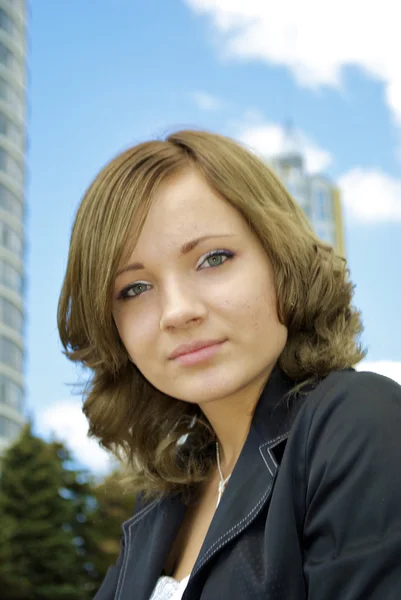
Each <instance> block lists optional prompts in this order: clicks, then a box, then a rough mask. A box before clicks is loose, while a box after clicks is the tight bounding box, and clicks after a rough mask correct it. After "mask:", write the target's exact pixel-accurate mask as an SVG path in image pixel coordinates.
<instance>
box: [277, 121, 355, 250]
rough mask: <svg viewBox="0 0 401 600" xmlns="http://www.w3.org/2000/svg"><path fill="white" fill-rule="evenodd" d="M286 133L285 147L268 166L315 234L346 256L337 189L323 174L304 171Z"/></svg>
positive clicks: (299, 156) (338, 191)
mask: <svg viewBox="0 0 401 600" xmlns="http://www.w3.org/2000/svg"><path fill="white" fill-rule="evenodd" d="M291 136H292V134H291V132H288V140H287V144H286V146H287V147H286V148H285V150H284V152H283V153H282V154H280V155H279V156H276V157H274V158H273V159H272V160H271V161H270V165H271V167H272V168H273V170H274V171H275V173H276V174H277V175H278V176H279V178H280V179H281V181H282V182H283V183H284V185H285V187H286V188H287V189H288V191H289V192H290V194H291V195H292V197H293V198H294V199H295V200H296V201H297V202H298V204H299V205H300V206H301V207H302V208H303V210H304V212H305V214H306V216H307V217H308V219H309V222H310V223H311V225H312V227H313V229H314V231H315V232H316V234H317V236H318V237H319V238H320V239H322V240H323V241H325V242H327V243H329V244H330V245H331V246H333V247H334V248H335V249H336V250H337V252H338V253H339V254H341V256H345V248H344V231H343V221H342V211H341V197H340V190H339V189H338V188H337V187H336V186H335V185H334V184H333V183H332V182H331V181H330V180H329V179H328V178H327V177H325V176H324V175H310V174H308V173H307V172H306V170H305V164H304V159H303V156H302V153H301V152H300V151H299V150H298V149H297V144H296V141H295V140H294V139H291Z"/></svg>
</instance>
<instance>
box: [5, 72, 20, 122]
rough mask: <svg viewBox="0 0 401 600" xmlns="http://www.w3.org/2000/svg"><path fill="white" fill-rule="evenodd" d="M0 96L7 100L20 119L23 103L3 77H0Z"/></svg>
mask: <svg viewBox="0 0 401 600" xmlns="http://www.w3.org/2000/svg"><path fill="white" fill-rule="evenodd" d="M0 98H1V99H2V100H4V101H5V102H7V103H8V104H9V105H10V106H11V107H12V109H13V110H14V111H15V112H16V113H17V115H18V116H19V117H20V118H21V119H23V118H24V105H23V102H22V100H21V98H20V97H19V96H18V94H17V93H16V92H15V91H14V89H13V87H12V86H11V85H10V84H9V83H8V82H7V81H6V80H5V79H3V77H0Z"/></svg>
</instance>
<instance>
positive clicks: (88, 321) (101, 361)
mask: <svg viewBox="0 0 401 600" xmlns="http://www.w3.org/2000/svg"><path fill="white" fill-rule="evenodd" d="M352 291H353V286H352V285H351V283H350V282H349V281H348V277H347V270H346V266H345V261H344V260H343V259H341V258H340V257H338V256H337V255H336V254H335V253H334V251H333V250H332V249H331V248H330V247H328V246H327V245H326V244H324V243H322V242H321V241H319V240H318V239H317V238H316V236H315V235H314V233H313V232H312V230H311V228H310V226H309V225H308V223H307V221H306V219H305V217H304V215H303V212H302V211H301V209H300V208H298V206H297V205H296V204H295V202H294V201H293V199H292V198H291V197H290V196H289V194H288V193H287V192H286V190H285V189H284V188H283V186H282V185H281V184H280V182H279V181H278V180H277V179H276V177H275V176H274V175H273V174H272V172H271V171H270V170H269V169H268V167H267V166H266V165H265V164H263V163H262V162H261V161H260V160H258V159H257V158H256V157H255V156H254V155H253V154H251V153H248V152H247V151H246V150H245V149H243V148H242V147H241V146H239V145H237V144H236V143H235V142H233V141H232V140H230V139H227V138H224V137H221V136H218V135H213V134H210V133H205V132H199V131H181V132H178V133H175V134H173V135H170V136H169V137H168V138H167V139H166V140H165V141H151V142H147V143H143V144H139V145H138V146H136V147H134V148H131V149H130V150H128V151H126V152H124V153H123V154H121V155H120V156H118V157H117V158H115V159H114V160H112V161H111V162H110V163H109V164H108V165H107V166H106V167H105V168H104V169H103V170H102V171H101V172H100V173H99V175H98V176H97V177H96V179H95V180H94V182H93V183H92V185H91V186H90V188H89V189H88V191H87V193H86V194H85V197H84V199H83V201H82V204H81V206H80V208H79V210H78V214H77V217H76V221H75V225H74V228H73V232H72V237H71V247H70V254H69V259H68V266H67V273H66V276H65V281H64V285H63V289H62V293H61V297H60V304H59V331H60V336H61V340H62V342H63V345H64V347H65V349H66V352H67V355H68V357H69V358H70V359H71V360H73V361H78V362H80V363H82V364H83V365H84V366H86V367H88V368H89V369H91V371H92V374H93V377H92V379H91V381H90V384H89V386H88V391H87V396H86V400H85V404H84V412H85V414H86V416H87V418H88V420H89V423H90V434H91V435H92V436H95V437H97V438H98V439H99V440H100V442H101V444H102V445H103V446H104V447H105V448H108V449H110V450H112V451H113V452H115V453H116V454H118V455H120V456H121V455H123V456H124V457H125V459H126V461H127V462H128V465H129V466H130V469H131V472H132V480H133V484H134V486H135V489H136V490H138V491H139V493H138V500H137V503H136V507H135V509H134V516H133V517H132V518H131V519H130V520H129V521H127V522H126V523H124V525H123V537H122V549H121V554H120V557H119V559H118V561H117V564H116V565H115V566H113V567H111V568H110V569H109V571H108V574H107V576H106V579H105V581H104V582H103V584H102V586H101V588H100V590H99V591H98V593H97V595H96V600H112V599H114V600H132V599H135V600H149V599H150V598H152V600H155V599H162V598H163V599H167V598H169V599H172V598H174V599H179V598H185V599H186V600H195V599H201V600H216V598H224V600H225V599H230V600H239V599H241V600H246V599H252V600H259V599H260V600H262V599H264V600H266V599H267V598H271V599H273V598H274V599H275V600H290V599H291V600H301V599H302V600H304V599H308V600H362V599H363V600H368V599H373V598H374V599H377V600H385V599H386V600H392V599H394V600H396V599H397V600H399V599H400V598H401V468H400V465H399V458H400V456H401V436H400V431H401V389H400V387H399V386H398V385H397V384H396V383H394V382H393V381H391V380H389V379H386V378H384V377H380V376H378V375H374V374H371V373H357V372H355V371H354V370H353V368H352V367H353V365H355V364H356V363H357V362H358V361H360V360H361V358H362V357H363V352H362V350H361V348H360V346H359V344H358V335H359V334H360V332H361V329H362V327H361V323H360V318H359V314H358V312H357V311H356V310H355V309H354V308H353V307H352V306H351V299H352Z"/></svg>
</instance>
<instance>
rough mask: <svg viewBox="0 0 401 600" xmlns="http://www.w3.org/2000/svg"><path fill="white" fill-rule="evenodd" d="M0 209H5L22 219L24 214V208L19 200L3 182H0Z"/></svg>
mask: <svg viewBox="0 0 401 600" xmlns="http://www.w3.org/2000/svg"><path fill="white" fill-rule="evenodd" d="M0 209H3V210H5V211H7V212H8V213H10V214H11V215H14V216H15V217H18V218H19V219H22V218H23V216H24V209H23V207H22V204H21V202H20V201H19V200H18V198H17V197H16V196H15V195H14V194H13V193H12V192H10V190H9V189H8V188H6V186H5V185H4V184H3V183H0Z"/></svg>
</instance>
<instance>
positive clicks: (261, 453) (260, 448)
mask: <svg viewBox="0 0 401 600" xmlns="http://www.w3.org/2000/svg"><path fill="white" fill-rule="evenodd" d="M268 443H269V442H267V443H266V444H262V445H261V446H259V452H260V455H261V457H262V458H263V462H264V463H265V465H266V467H267V468H268V469H269V473H270V475H271V476H272V477H273V471H272V470H271V468H270V466H269V465H268V462H267V460H266V458H265V457H264V455H263V452H262V448H263V447H264V446H267V445H268ZM268 452H269V456H270V458H271V454H270V449H269V450H268ZM273 462H274V461H273ZM276 466H277V465H276Z"/></svg>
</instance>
